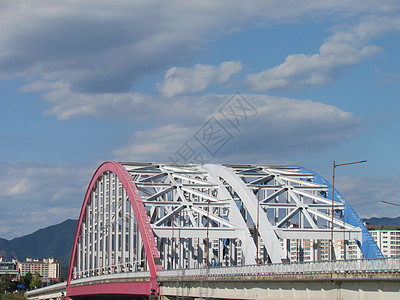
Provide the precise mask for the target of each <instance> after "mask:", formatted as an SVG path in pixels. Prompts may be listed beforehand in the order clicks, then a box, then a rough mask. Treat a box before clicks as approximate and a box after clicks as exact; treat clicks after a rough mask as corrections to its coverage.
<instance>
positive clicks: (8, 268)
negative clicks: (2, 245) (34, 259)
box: [0, 256, 19, 281]
mask: <svg viewBox="0 0 400 300" xmlns="http://www.w3.org/2000/svg"><path fill="white" fill-rule="evenodd" d="M5 274H8V275H10V277H11V280H13V281H18V280H19V271H18V268H17V264H16V263H15V262H11V261H7V260H6V258H5V257H4V256H1V257H0V277H1V276H3V275H5Z"/></svg>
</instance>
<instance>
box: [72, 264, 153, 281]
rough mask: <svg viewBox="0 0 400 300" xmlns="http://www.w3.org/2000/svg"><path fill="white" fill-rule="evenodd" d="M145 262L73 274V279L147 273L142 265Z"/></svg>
mask: <svg viewBox="0 0 400 300" xmlns="http://www.w3.org/2000/svg"><path fill="white" fill-rule="evenodd" d="M145 263H146V262H145V261H144V260H142V261H136V262H133V263H132V262H127V263H121V264H117V265H110V266H105V267H98V268H93V269H89V270H85V271H79V272H76V271H75V272H74V273H73V279H80V278H87V277H93V276H101V275H105V274H115V273H133V272H138V273H141V272H145V269H144V267H142V264H145Z"/></svg>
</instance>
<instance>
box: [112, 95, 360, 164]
mask: <svg viewBox="0 0 400 300" xmlns="http://www.w3.org/2000/svg"><path fill="white" fill-rule="evenodd" d="M243 96H244V97H245V98H246V99H247V100H248V101H249V102H250V103H251V105H252V106H254V108H255V109H256V116H252V117H250V116H248V117H246V119H245V118H242V119H240V122H239V127H238V128H236V127H234V126H232V124H231V123H230V122H229V121H228V120H227V119H225V117H224V116H223V115H221V114H220V113H219V112H218V108H216V109H214V110H211V113H210V114H209V115H208V116H205V117H204V118H203V119H202V120H199V119H194V120H192V121H191V122H186V123H185V126H184V127H183V125H181V124H180V123H179V122H178V121H177V120H176V119H175V120H173V121H170V120H171V119H170V118H164V119H163V121H164V124H166V125H162V126H154V127H153V128H152V129H146V130H143V131H137V132H136V133H135V134H133V136H132V137H131V138H130V141H129V142H127V144H126V145H125V146H124V147H121V148H118V149H116V150H115V151H114V152H113V154H114V155H115V156H116V157H117V158H118V159H122V160H152V161H153V160H154V158H156V159H157V161H165V160H167V161H169V160H170V157H172V156H174V153H176V151H178V149H180V147H181V146H182V145H183V144H184V143H185V142H189V144H190V145H191V147H192V148H195V149H194V150H196V149H197V150H196V151H197V152H201V153H202V154H203V156H204V157H205V156H207V157H208V158H209V160H212V161H225V162H234V161H235V162H239V161H241V162H243V161H253V162H257V161H265V160H268V159H269V160H274V161H276V160H279V159H284V158H285V157H286V156H287V155H289V154H298V155H300V154H303V153H306V152H308V151H314V152H315V151H318V150H322V149H324V148H326V147H329V146H332V145H336V144H338V143H340V142H341V141H343V140H346V139H348V138H350V137H352V136H354V135H355V134H357V133H359V132H360V131H361V130H362V124H361V120H360V119H359V118H358V117H357V116H355V115H354V114H352V113H349V112H344V111H342V110H340V109H338V108H336V107H334V106H331V105H326V104H322V103H318V102H312V101H300V100H295V99H288V98H281V97H271V96H265V95H243ZM173 99H175V98H173ZM191 99H192V101H191V103H196V102H197V97H192V98H191ZM225 99H226V100H228V99H230V96H229V97H228V96H226V97H225ZM219 104H221V105H222V104H223V103H222V102H219ZM185 109H187V108H185ZM193 110H195V108H194V109H193ZM238 113H240V112H238ZM242 115H243V114H242ZM160 116H162V112H160ZM211 116H213V117H215V118H216V119H217V120H218V121H219V122H220V123H221V124H222V126H224V128H225V129H226V130H227V131H228V132H229V133H230V134H231V136H232V137H233V138H232V139H231V140H230V141H229V143H228V144H226V146H225V147H223V148H222V149H221V150H220V151H219V152H218V153H217V155H216V158H215V159H214V158H212V157H210V154H208V152H207V150H206V149H205V148H204V147H203V146H202V145H201V144H200V143H199V142H198V140H196V139H195V138H194V135H195V133H196V132H197V131H198V130H199V129H200V128H201V127H202V125H203V124H204V122H206V120H207V119H208V118H209V117H211ZM243 116H244V115H243ZM160 118H161V117H160ZM181 162H184V161H181Z"/></svg>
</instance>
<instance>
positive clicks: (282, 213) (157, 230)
mask: <svg viewBox="0 0 400 300" xmlns="http://www.w3.org/2000/svg"><path fill="white" fill-rule="evenodd" d="M331 195H332V187H331V185H330V184H329V183H328V182H327V181H326V180H324V179H323V178H322V177H320V176H319V175H318V174H316V173H315V172H312V171H311V170H308V169H305V168H302V167H295V166H278V165H215V164H206V165H195V164H176V163H135V162H121V163H117V162H104V163H103V164H101V165H100V166H99V167H98V169H97V170H96V171H95V173H94V175H93V177H92V179H91V181H90V183H89V186H88V189H87V192H86V195H85V198H84V201H83V204H82V209H81V213H80V216H79V221H78V227H77V230H76V235H75V239H74V245H73V250H72V256H71V263H70V269H69V275H68V281H67V294H68V296H69V297H73V296H74V295H75V296H76V295H82V294H85V293H86V294H90V293H99V294H101V293H110V292H112V293H115V294H124V293H127V294H129V292H128V290H130V291H132V289H133V290H134V291H135V293H136V294H142V295H150V294H157V293H158V286H157V281H156V279H157V272H158V271H160V270H171V269H186V268H212V267H214V266H242V265H251V264H265V263H282V262H293V261H322V260H333V259H345V258H346V253H350V254H351V255H355V256H357V255H358V257H364V258H379V257H383V255H382V253H381V252H380V250H379V248H378V247H377V245H376V243H375V242H374V240H373V239H372V237H371V235H370V234H369V232H368V230H367V229H366V228H365V226H364V225H363V222H362V221H361V220H360V218H359V217H358V216H357V214H356V213H355V211H354V210H353V209H352V207H351V206H350V205H349V203H348V202H347V201H346V200H345V199H344V198H343V197H342V195H341V194H340V193H338V192H337V191H335V195H336V197H335V199H334V202H333V204H332V198H331ZM332 208H333V210H332ZM332 211H333V217H332ZM332 220H333V222H332ZM331 247H332V249H334V251H333V254H334V257H330V252H331V250H330V249H331ZM350 254H348V255H350ZM358 257H353V258H358ZM127 273H129V274H132V276H133V277H132V278H137V279H131V280H129V282H128V281H126V280H114V281H113V278H114V279H115V278H117V279H118V278H122V277H121V276H122V275H121V274H127ZM136 275H137V277H135V276H136ZM143 277H146V278H147V280H144V281H143V280H142V279H140V278H143ZM85 278H92V279H96V278H108V279H107V280H106V282H107V284H108V285H107V289H104V291H102V288H101V285H96V284H91V287H92V290H90V288H89V289H88V288H87V287H86V288H85V292H83V288H82V287H81V286H80V284H79V282H80V280H81V281H82V280H84V279H85ZM94 290H96V291H95V292H94Z"/></svg>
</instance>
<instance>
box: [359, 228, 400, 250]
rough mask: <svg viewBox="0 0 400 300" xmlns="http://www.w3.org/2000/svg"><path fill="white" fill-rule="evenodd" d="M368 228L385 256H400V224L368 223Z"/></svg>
mask: <svg viewBox="0 0 400 300" xmlns="http://www.w3.org/2000/svg"><path fill="white" fill-rule="evenodd" d="M367 228H368V230H369V232H370V233H371V235H372V237H373V238H374V240H375V242H376V243H377V244H378V247H379V248H380V249H381V251H382V254H383V255H384V256H385V257H394V256H400V226H392V225H368V226H367Z"/></svg>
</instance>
